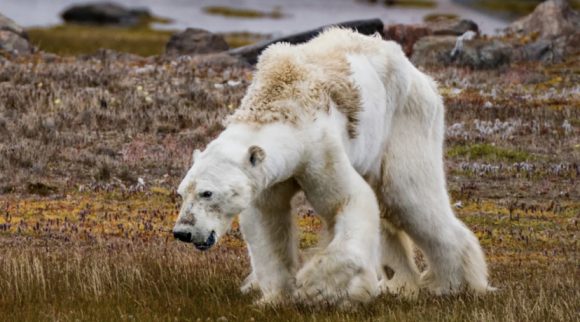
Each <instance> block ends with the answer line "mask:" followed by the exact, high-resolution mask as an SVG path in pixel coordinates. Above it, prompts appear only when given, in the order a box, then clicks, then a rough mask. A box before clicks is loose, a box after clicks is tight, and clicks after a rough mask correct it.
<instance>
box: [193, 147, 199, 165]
mask: <svg viewBox="0 0 580 322" xmlns="http://www.w3.org/2000/svg"><path fill="white" fill-rule="evenodd" d="M200 154H201V151H199V149H195V150H193V158H192V159H191V164H194V163H195V161H197V160H199V155H200Z"/></svg>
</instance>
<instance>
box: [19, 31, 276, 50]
mask: <svg viewBox="0 0 580 322" xmlns="http://www.w3.org/2000/svg"><path fill="white" fill-rule="evenodd" d="M27 32H28V35H29V37H30V40H31V42H32V43H33V44H34V45H35V46H37V47H38V48H39V49H41V50H43V51H46V52H49V53H54V54H57V55H61V56H74V55H81V54H84V55H88V54H94V53H95V52H97V51H98V50H99V49H101V48H107V49H112V50H115V51H120V52H126V53H131V54H136V55H140V56H145V57H146V56H154V55H161V54H163V53H165V45H166V44H167V42H168V41H169V38H170V37H171V35H172V34H173V33H174V32H175V31H170V30H156V29H152V28H150V27H149V26H147V25H142V26H137V27H131V28H127V27H113V26H101V27H95V26H87V25H75V24H65V25H60V26H55V27H47V28H30V29H28V30H27ZM223 36H224V38H225V40H226V42H227V43H228V45H229V46H230V47H232V48H235V47H241V46H245V45H249V44H252V43H255V42H258V41H260V40H263V39H265V38H266V36H264V35H258V34H253V33H247V32H234V33H225V34H223Z"/></svg>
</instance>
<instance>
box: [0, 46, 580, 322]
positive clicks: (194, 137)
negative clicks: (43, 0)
mask: <svg viewBox="0 0 580 322" xmlns="http://www.w3.org/2000/svg"><path fill="white" fill-rule="evenodd" d="M579 67H580V61H579V60H578V58H575V59H571V60H570V61H568V62H566V63H565V64H562V65H556V66H549V67H544V66H539V65H535V64H527V65H517V66H510V67H509V68H506V69H504V70H501V71H483V72H475V71H471V70H467V69H457V68H448V69H441V70H431V71H430V73H432V74H433V75H434V76H435V77H436V78H437V79H438V80H439V82H440V84H441V88H442V92H443V94H444V96H445V99H446V103H447V110H448V111H447V142H446V144H447V151H448V158H447V160H446V166H447V170H448V179H449V188H450V191H451V196H452V199H453V200H452V202H453V203H454V204H455V207H456V211H457V214H458V216H460V217H461V218H462V219H463V220H464V221H465V222H466V223H467V224H468V225H469V226H470V227H471V228H472V229H473V230H474V231H475V233H476V234H477V236H478V237H479V239H480V240H481V243H482V245H483V247H484V249H485V250H486V253H487V256H488V259H489V263H490V271H491V275H492V276H491V281H492V283H493V284H494V285H495V286H498V287H499V288H500V291H499V292H497V293H495V294H490V295H486V296H483V297H479V298H475V297H472V296H469V295H461V296H456V297H444V298H437V297H433V296H429V295H426V294H423V295H421V296H420V298H419V299H418V300H417V301H415V302H407V301H403V300H399V299H397V298H396V297H394V296H387V295H385V296H382V297H380V298H379V299H377V300H376V301H374V302H373V303H372V304H371V305H368V306H365V307H361V308H359V310H358V311H356V312H341V311H337V310H333V309H323V310H311V309H308V308H304V307H295V306H288V307H283V308H258V307H254V306H252V301H253V300H254V299H256V298H257V294H253V295H250V296H244V295H242V294H241V293H240V292H239V291H238V286H239V283H241V280H242V279H243V278H244V277H245V276H246V274H248V273H249V263H248V259H247V256H246V252H245V249H244V245H243V241H242V240H241V236H240V233H239V231H238V230H237V229H236V228H234V229H233V231H232V232H231V233H230V234H229V235H228V236H227V237H226V238H225V239H224V240H223V241H222V242H221V243H220V244H219V245H218V246H217V248H216V249H212V250H211V251H209V252H206V253H201V252H198V251H196V250H195V249H193V248H192V247H189V245H183V244H179V243H177V242H175V241H173V239H172V238H171V236H170V232H169V231H170V229H171V226H172V224H173V221H174V220H175V217H176V213H177V207H178V202H179V201H178V200H177V199H176V196H175V194H174V192H173V189H174V188H175V186H176V184H177V182H178V181H179V179H180V177H181V176H182V175H183V173H184V171H185V170H186V169H187V167H188V165H189V162H190V157H191V152H192V150H193V149H194V148H196V147H203V146H204V145H205V144H206V143H207V142H208V141H210V140H211V139H212V138H213V137H215V135H217V133H219V131H220V130H221V125H220V122H221V119H222V118H223V117H224V116H225V115H226V114H228V113H229V112H230V109H232V108H235V107H236V106H237V104H238V102H239V100H240V98H241V96H242V95H243V93H244V90H245V87H246V86H247V84H248V83H249V82H250V80H251V71H250V70H248V69H247V68H245V67H242V66H235V65H232V62H231V61H230V60H227V59H225V58H223V57H222V58H216V57H213V58H212V59H210V58H208V57H206V58H200V57H198V58H195V59H193V60H180V61H165V60H162V59H159V58H149V59H142V58H136V57H131V56H127V55H117V54H111V53H100V54H98V55H95V56H92V57H86V58H66V59H64V58H50V57H49V58H46V57H45V58H42V57H35V58H34V59H28V60H22V61H10V62H9V61H2V60H1V59H0V187H1V188H2V191H1V193H2V195H0V314H1V316H2V318H1V319H2V320H15V321H38V320H59V321H72V320H93V321H109V320H127V321H129V320H145V321H149V320H151V321H153V320H155V321H159V320H193V321H197V320H200V321H206V320H207V319H209V320H220V321H223V320H224V319H227V320H230V321H238V320H239V321H248V320H251V319H254V320H260V321H314V320H317V321H336V320H347V321H393V320H396V321H577V320H579V319H580V313H579V312H580V307H579V305H578V303H580V288H579V285H578V278H577V277H578V276H579V273H580V271H579V268H578V267H579V264H580V263H579V262H578V259H579V251H578V246H579V245H578V232H579V227H578V225H579V221H580V191H579V189H580V188H579V185H578V179H579V175H580V164H579V163H578V160H580V87H579V85H578V84H580V74H578V70H579ZM228 81H241V83H240V84H239V85H237V86H232V85H235V84H236V83H235V82H234V83H232V82H230V85H228ZM139 177H141V178H144V180H145V186H142V185H139V184H138V183H137V178H139ZM297 212H298V213H299V216H300V226H301V227H302V231H303V233H302V237H301V246H303V247H308V246H311V245H313V244H315V243H316V239H317V238H316V233H317V232H318V231H319V230H320V223H319V221H317V220H316V219H315V217H313V216H311V215H309V213H310V210H309V209H308V207H307V206H304V205H302V206H301V207H300V208H299V209H298V210H297Z"/></svg>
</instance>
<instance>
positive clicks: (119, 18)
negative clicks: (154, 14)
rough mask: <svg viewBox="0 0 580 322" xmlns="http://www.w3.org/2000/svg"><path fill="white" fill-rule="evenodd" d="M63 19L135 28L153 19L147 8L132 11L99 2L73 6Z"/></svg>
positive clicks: (64, 13) (63, 15) (62, 15)
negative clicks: (150, 18) (148, 19)
mask: <svg viewBox="0 0 580 322" xmlns="http://www.w3.org/2000/svg"><path fill="white" fill-rule="evenodd" d="M61 17H62V19H64V21H66V22H73V23H80V24H94V25H121V26H134V25H137V24H139V23H140V22H141V21H142V20H143V19H146V18H149V17H151V13H150V12H149V10H147V9H145V8H134V9H130V8H126V7H124V6H121V5H119V4H116V3H112V2H102V3H101V2H98V3H87V4H82V5H73V6H71V7H69V8H67V9H66V10H65V11H64V12H63V13H62V14H61Z"/></svg>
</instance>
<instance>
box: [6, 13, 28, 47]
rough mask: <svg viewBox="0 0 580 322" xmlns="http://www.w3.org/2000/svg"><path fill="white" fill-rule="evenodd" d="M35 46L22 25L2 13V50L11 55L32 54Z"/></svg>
mask: <svg viewBox="0 0 580 322" xmlns="http://www.w3.org/2000/svg"><path fill="white" fill-rule="evenodd" d="M33 51H34V47H33V46H32V45H30V42H29V41H28V35H27V34H26V32H25V31H24V29H23V28H22V27H20V26H19V25H17V24H16V23H15V22H14V21H12V20H11V19H10V18H8V17H6V16H3V15H2V14H0V52H4V53H8V54H10V55H21V54H30V53H32V52H33Z"/></svg>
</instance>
